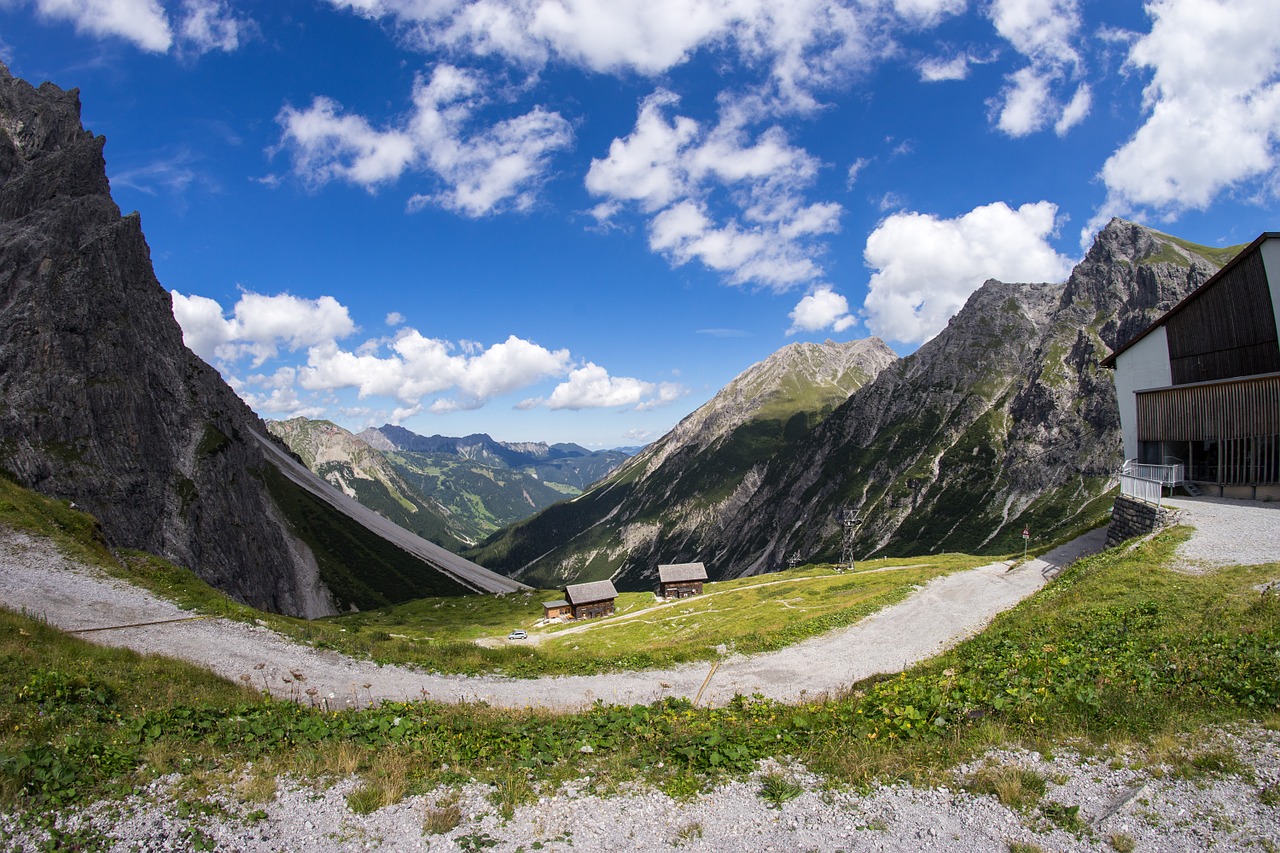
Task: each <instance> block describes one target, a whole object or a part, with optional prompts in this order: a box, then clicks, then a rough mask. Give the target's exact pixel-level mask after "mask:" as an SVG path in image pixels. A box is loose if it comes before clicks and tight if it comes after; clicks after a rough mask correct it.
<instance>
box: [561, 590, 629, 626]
mask: <svg viewBox="0 0 1280 853" xmlns="http://www.w3.org/2000/svg"><path fill="white" fill-rule="evenodd" d="M617 597H618V591H617V590H616V589H614V588H613V581H592V582H591V583H575V584H571V585H569V586H567V587H565V588H564V598H565V601H567V602H568V603H569V609H570V612H571V614H572V616H573V618H574V619H590V618H592V617H595V616H609V615H610V614H612V613H613V601H614V599H615V598H617Z"/></svg>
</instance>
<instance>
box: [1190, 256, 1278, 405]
mask: <svg viewBox="0 0 1280 853" xmlns="http://www.w3.org/2000/svg"><path fill="white" fill-rule="evenodd" d="M1165 330H1166V332H1167V333H1168V339H1169V363H1170V368H1171V371H1172V374H1173V384H1174V385H1185V384H1187V383H1191V382H1209V381H1212V380H1215V379H1230V378H1233V377H1236V376H1256V375H1258V374H1261V373H1276V372H1280V342H1277V340H1276V320H1275V308H1274V306H1273V305H1272V304H1271V290H1270V288H1269V287H1268V285H1267V274H1266V270H1265V268H1264V266H1263V263H1262V253H1261V252H1253V253H1252V254H1251V255H1250V256H1249V257H1246V258H1242V259H1241V261H1240V263H1238V264H1236V266H1235V267H1234V268H1232V269H1230V270H1228V271H1227V273H1226V274H1225V275H1224V276H1223V278H1221V279H1220V280H1218V281H1216V282H1214V283H1213V284H1212V285H1211V286H1210V287H1208V288H1205V289H1204V290H1203V291H1202V292H1199V293H1197V294H1196V295H1195V296H1194V297H1193V298H1192V299H1191V300H1189V301H1188V302H1187V303H1186V304H1185V305H1184V306H1183V307H1182V308H1181V309H1180V310H1179V311H1178V312H1177V313H1175V314H1173V315H1172V316H1170V317H1169V318H1168V319H1167V320H1166V321H1165Z"/></svg>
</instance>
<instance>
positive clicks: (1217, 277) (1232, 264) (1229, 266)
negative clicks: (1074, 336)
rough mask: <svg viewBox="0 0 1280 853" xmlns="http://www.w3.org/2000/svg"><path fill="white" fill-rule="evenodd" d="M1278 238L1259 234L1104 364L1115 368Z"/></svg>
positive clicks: (1269, 233)
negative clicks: (1131, 350)
mask: <svg viewBox="0 0 1280 853" xmlns="http://www.w3.org/2000/svg"><path fill="white" fill-rule="evenodd" d="M1276 239H1280V231H1263V232H1262V234H1260V235H1259V236H1258V239H1256V240H1254V241H1253V242H1252V243H1250V244H1249V245H1247V246H1245V247H1244V248H1243V249H1241V250H1240V251H1239V252H1238V253H1237V254H1236V256H1235V257H1234V258H1232V259H1231V260H1229V261H1227V263H1226V266H1224V267H1223V268H1222V269H1220V270H1218V271H1217V272H1216V273H1214V274H1213V275H1212V276H1210V277H1209V279H1208V280H1207V281H1206V282H1205V283H1204V284H1202V285H1200V286H1199V287H1197V288H1196V289H1195V290H1193V291H1191V292H1190V293H1188V294H1187V295H1186V296H1184V297H1182V301H1180V302H1179V303H1178V304H1177V305H1175V306H1173V307H1172V308H1170V309H1169V310H1168V311H1166V312H1164V313H1163V314H1161V315H1160V316H1159V317H1158V318H1157V319H1156V321H1155V322H1154V323H1152V324H1151V325H1150V326H1147V327H1146V328H1145V329H1143V330H1142V331H1141V332H1139V333H1138V334H1136V335H1134V336H1133V337H1132V338H1130V339H1129V340H1128V341H1126V342H1125V343H1124V344H1123V345H1122V346H1121V347H1120V348H1119V349H1117V350H1116V351H1115V352H1113V353H1111V355H1109V356H1107V357H1106V358H1104V359H1103V360H1102V366H1103V367H1112V368H1114V367H1115V366H1116V359H1117V358H1119V356H1120V354H1121V353H1122V352H1124V351H1125V350H1127V349H1129V348H1130V347H1132V346H1133V345H1134V344H1136V343H1137V342H1138V341H1140V340H1142V339H1143V338H1145V337H1146V336H1147V335H1149V334H1151V333H1152V332H1154V331H1155V330H1156V329H1158V328H1160V327H1161V326H1163V325H1164V324H1165V322H1166V321H1168V319H1169V318H1170V317H1172V316H1173V315H1174V314H1177V313H1178V312H1179V311H1181V310H1182V309H1184V308H1186V307H1187V305H1189V304H1190V303H1191V302H1193V301H1195V300H1196V299H1198V298H1199V297H1200V295H1201V294H1203V293H1204V292H1206V291H1207V290H1209V288H1211V287H1213V286H1215V285H1216V284H1218V283H1219V282H1221V281H1223V280H1225V279H1226V277H1227V273H1229V272H1231V270H1233V269H1235V268H1236V266H1238V265H1239V264H1240V262H1241V261H1243V260H1244V259H1245V258H1247V257H1249V256H1250V255H1252V254H1253V253H1254V252H1257V251H1259V250H1260V249H1261V248H1262V244H1263V243H1265V242H1267V241H1268V240H1276Z"/></svg>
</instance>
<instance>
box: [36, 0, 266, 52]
mask: <svg viewBox="0 0 1280 853" xmlns="http://www.w3.org/2000/svg"><path fill="white" fill-rule="evenodd" d="M33 2H34V5H35V9H36V13H37V14H38V15H40V16H41V17H42V18H46V19H48V20H56V21H66V22H68V23H70V24H72V25H73V26H74V27H75V28H76V32H79V33H81V34H83V35H90V36H94V37H96V38H122V39H125V40H126V41H129V42H132V43H133V44H134V45H135V46H136V47H138V48H140V49H142V50H145V51H148V52H150V53H167V52H169V50H170V49H172V48H174V47H175V46H176V47H178V48H179V49H180V51H181V52H182V53H183V54H195V55H199V54H202V53H207V52H209V51H211V50H221V51H228V52H229V51H233V50H235V49H236V48H238V47H239V46H240V43H241V40H242V39H243V38H244V37H245V36H246V35H247V34H248V33H250V32H252V31H254V25H253V22H252V21H251V20H250V19H248V18H240V17H237V16H236V15H235V14H234V13H233V12H232V11H231V9H230V8H229V7H228V6H227V3H226V2H225V0H182V3H181V6H180V7H179V9H178V17H177V22H176V24H175V23H174V21H173V20H171V18H170V15H169V13H168V12H167V11H166V9H165V6H164V4H162V3H161V2H159V0H33Z"/></svg>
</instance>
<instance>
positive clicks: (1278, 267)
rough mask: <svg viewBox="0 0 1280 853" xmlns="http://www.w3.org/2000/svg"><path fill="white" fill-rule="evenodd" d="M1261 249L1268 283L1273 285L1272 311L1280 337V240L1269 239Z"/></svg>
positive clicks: (1277, 333) (1279, 336) (1277, 334)
mask: <svg viewBox="0 0 1280 853" xmlns="http://www.w3.org/2000/svg"><path fill="white" fill-rule="evenodd" d="M1261 251H1262V265H1263V267H1264V268H1265V269H1266V271H1267V284H1269V285H1271V313H1272V314H1273V315H1274V316H1273V319H1274V320H1275V321H1276V337H1277V338H1280V240H1274V239H1273V240H1267V241H1266V242H1265V243H1263V244H1262V247H1261Z"/></svg>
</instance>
